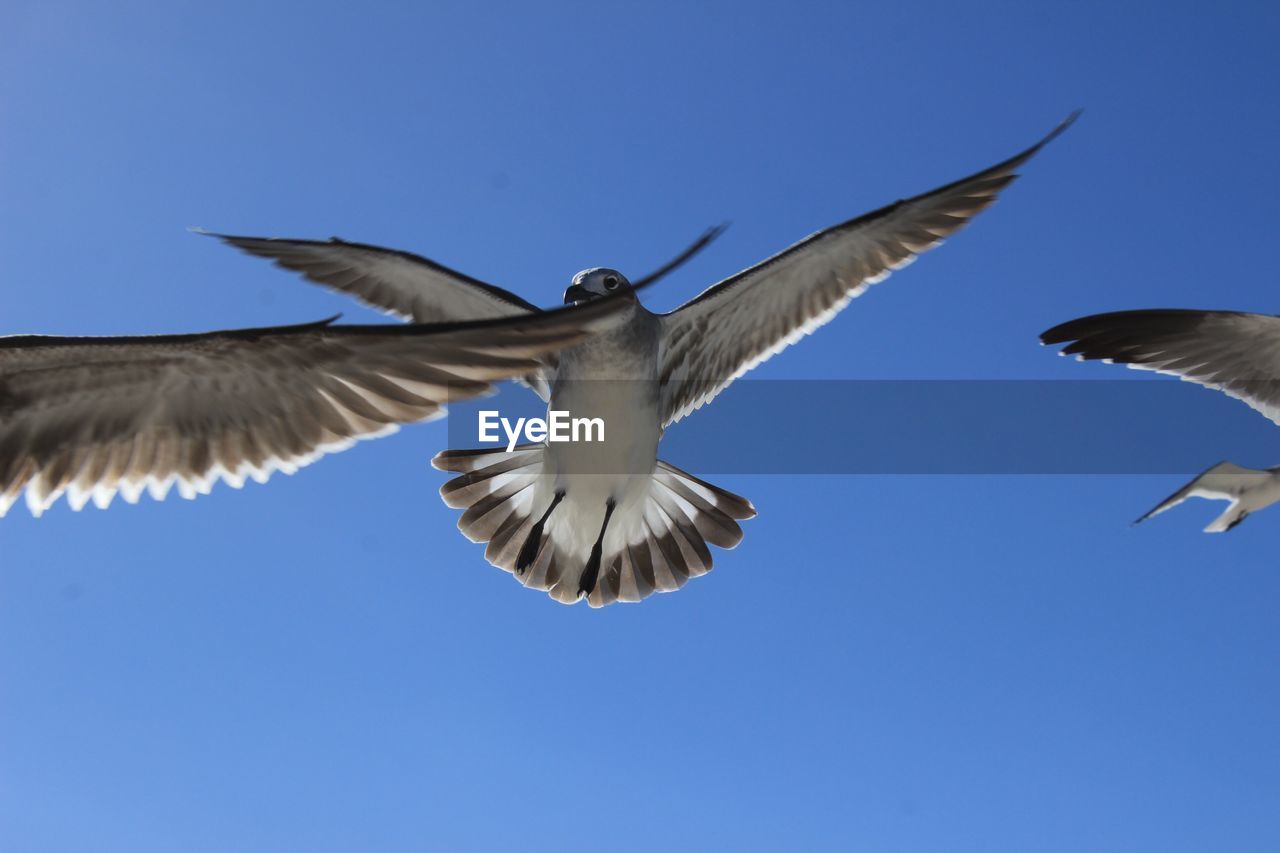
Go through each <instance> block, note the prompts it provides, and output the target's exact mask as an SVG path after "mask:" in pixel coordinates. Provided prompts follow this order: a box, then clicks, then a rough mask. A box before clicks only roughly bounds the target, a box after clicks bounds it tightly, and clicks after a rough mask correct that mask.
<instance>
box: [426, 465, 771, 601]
mask: <svg viewBox="0 0 1280 853" xmlns="http://www.w3.org/2000/svg"><path fill="white" fill-rule="evenodd" d="M543 451H544V448H543V446H542V445H524V446H521V447H518V448H516V449H515V450H514V451H512V452H511V453H506V452H504V451H501V450H498V451H494V450H464V451H446V452H445V453H441V454H439V455H438V456H437V457H436V458H435V459H434V460H433V461H432V464H434V465H435V467H437V468H440V469H442V470H446V471H456V472H459V473H460V476H458V477H455V478H454V479H452V480H450V481H449V482H448V483H446V484H445V485H444V486H443V487H442V488H441V489H440V494H441V497H442V498H443V499H444V501H445V503H446V504H448V505H449V506H451V507H454V508H457V509H462V510H464V511H463V514H462V517H461V519H460V520H459V522H458V527H459V528H460V529H461V530H462V532H463V534H464V535H465V536H466V537H467V538H468V539H471V540H472V541H473V542H487V543H488V546H487V547H486V548H485V559H487V560H488V561H489V562H490V563H492V564H493V565H495V566H497V567H498V568H501V569H503V570H505V571H508V572H511V573H512V574H513V575H515V577H516V578H517V579H518V580H519V581H520V582H521V583H522V584H524V585H525V586H527V587H530V588H533V589H539V590H543V591H545V592H547V593H548V594H549V595H550V596H551V597H552V598H554V599H556V600H557V601H561V602H564V603H566V604H572V603H574V602H575V601H577V600H579V599H580V598H582V597H583V595H582V592H581V590H580V584H581V582H582V580H583V573H584V570H585V569H586V568H587V566H588V563H589V562H590V548H589V547H588V546H589V545H590V544H591V543H592V542H593V538H592V537H594V536H595V534H596V533H598V531H599V530H600V529H601V524H602V520H603V517H604V516H603V512H604V508H603V506H599V505H596V504H585V503H583V502H582V501H581V499H579V500H575V495H574V492H573V489H572V487H570V488H569V489H568V491H567V493H566V495H565V498H564V499H563V503H562V504H561V505H559V506H557V507H555V508H554V509H552V511H551V514H550V516H548V518H547V521H546V522H545V529H544V531H543V535H542V537H541V538H540V541H539V542H530V534H531V532H533V531H534V530H535V526H536V525H537V522H538V521H539V520H540V519H541V518H543V516H544V515H545V514H546V512H547V510H548V508H549V507H551V506H552V501H553V500H554V494H555V491H556V489H558V488H564V486H563V484H561V485H559V486H557V484H556V482H555V477H554V475H550V474H548V473H545V472H544V471H543ZM642 485H643V487H642V489H641V490H640V492H639V493H638V496H635V497H633V499H632V500H631V501H630V502H627V501H624V502H623V503H620V504H619V505H618V507H617V511H616V514H615V515H614V516H613V518H612V520H611V522H610V523H609V525H608V526H607V527H606V528H605V529H606V534H605V537H604V540H603V542H602V545H603V547H602V553H601V559H600V564H599V565H600V569H599V572H598V576H597V578H596V581H595V583H594V585H593V586H591V588H590V590H589V591H588V592H587V594H586V596H585V597H586V599H587V602H588V603H589V604H590V605H591V606H592V607H603V606H605V605H607V604H612V603H614V602H616V601H626V602H634V601H641V600H643V599H645V598H647V597H648V596H650V595H652V594H653V593H655V592H672V591H674V590H677V589H680V588H681V587H682V586H684V585H685V583H687V582H688V580H689V578H691V577H698V576H700V575H704V574H706V573H707V572H709V571H710V570H711V567H712V555H711V549H710V548H709V547H708V543H710V544H712V545H715V546H717V547H720V548H733V547H734V546H735V545H737V544H738V543H739V542H740V541H742V528H741V527H740V526H739V525H738V522H739V521H742V520H745V519H748V518H751V517H753V516H754V515H755V514H756V513H755V508H754V507H753V506H752V505H751V502H750V501H748V500H747V499H745V498H743V497H740V496H738V495H735V494H733V493H732V492H727V491H725V490H724V489H721V488H718V487H717V486H713V485H711V484H710V483H707V482H705V481H704V480H700V479H698V478H697V477H694V476H693V475H691V474H688V473H686V472H684V471H681V470H680V469H679V468H676V467H674V466H672V465H668V464H667V463H665V462H658V463H657V466H656V467H655V469H654V472H653V474H652V475H651V476H649V477H647V478H645V480H644V482H643V484H642ZM584 531H590V532H591V534H592V536H591V537H587V538H585V539H584ZM584 543H586V544H584ZM525 548H530V549H531V548H537V556H536V558H534V559H533V561H532V562H531V563H530V564H529V565H528V567H527V568H525V569H524V570H523V571H518V570H517V563H518V562H519V560H520V554H521V550H522V549H525ZM529 553H532V552H527V553H526V554H525V556H526V557H528V556H529ZM587 583H588V585H590V578H587Z"/></svg>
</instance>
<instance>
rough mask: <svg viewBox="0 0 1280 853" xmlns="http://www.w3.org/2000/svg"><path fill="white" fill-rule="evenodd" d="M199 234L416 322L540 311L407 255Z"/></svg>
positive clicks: (336, 242)
mask: <svg viewBox="0 0 1280 853" xmlns="http://www.w3.org/2000/svg"><path fill="white" fill-rule="evenodd" d="M199 233H204V234H210V236H213V237H217V238H218V239H220V240H222V241H223V242H225V243H228V244H230V245H232V246H235V247H236V248H238V249H241V250H243V251H245V252H248V253H249V254H251V255H257V256H258V257H260V258H267V259H269V260H272V261H275V263H276V265H277V266H280V267H283V268H284V269H287V270H292V271H294V272H299V273H302V275H303V276H304V277H305V278H307V279H308V280H309V281H314V282H316V283H317V284H322V285H324V286H326V287H329V288H331V289H333V290H337V291H339V292H342V293H347V294H350V295H351V296H354V297H356V298H357V299H359V300H360V301H361V302H363V303H365V304H366V305H369V306H371V307H373V308H376V309H378V310H379V311H384V312H386V313H388V314H391V315H393V316H396V317H399V318H401V319H404V320H412V321H414V322H415V323H453V322H458V321H466V320H487V319H491V318H495V317H511V316H515V315H519V314H526V313H533V312H537V311H539V310H541V309H539V308H538V306H536V305H533V304H532V303H529V302H526V301H525V300H523V299H521V298H520V297H519V296H516V295H515V294H514V293H512V292H510V291H508V290H503V289H502V288H501V287H497V286H495V285H492V284H487V283H485V282H483V281H480V280H479V279H476V278H472V277H471V276H469V275H464V274H463V273H460V272H457V271H456V270H451V269H449V268H448V267H446V266H443V265H442V264H438V263H436V262H435V261H432V260H428V259H427V258H424V257H421V256H419V255H415V254H412V253H411V252H402V251H399V250H396V249H384V248H382V247H380V246H370V245H367V244H365V243H349V242H347V241H346V240H340V239H338V238H337V237H334V238H333V239H331V240H292V239H283V238H274V237H240V236H236V235H232V234H211V232H206V231H202V232H199Z"/></svg>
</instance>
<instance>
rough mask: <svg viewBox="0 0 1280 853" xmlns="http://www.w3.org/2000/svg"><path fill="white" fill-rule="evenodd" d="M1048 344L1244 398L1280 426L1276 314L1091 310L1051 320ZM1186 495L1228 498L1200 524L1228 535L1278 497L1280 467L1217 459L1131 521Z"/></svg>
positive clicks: (1279, 321)
mask: <svg viewBox="0 0 1280 853" xmlns="http://www.w3.org/2000/svg"><path fill="white" fill-rule="evenodd" d="M1040 341H1041V343H1043V344H1045V345H1051V344H1066V346H1065V347H1064V348H1063V349H1062V350H1061V351H1060V353H1059V354H1060V355H1074V356H1076V358H1077V359H1079V360H1081V361H1088V360H1093V359H1103V360H1105V361H1108V362H1112V363H1115V364H1124V365H1128V366H1129V367H1131V368H1134V369H1136V370H1154V371H1156V372H1157V373H1166V374H1170V375H1172V376H1178V377H1181V378H1182V379H1184V380H1186V381H1188V382H1195V383H1196V384H1198V385H1203V386H1204V387H1206V388H1213V389H1214V390H1217V391H1221V392H1222V393H1224V394H1226V395H1228V396H1230V397H1234V398H1236V399H1237V400H1241V401H1243V402H1244V403H1246V404H1248V405H1249V406H1251V407H1252V408H1253V409H1255V410H1257V411H1258V412H1260V413H1261V414H1262V415H1263V416H1265V417H1266V418H1268V419H1269V420H1271V421H1272V422H1273V423H1276V424H1280V317H1274V316H1272V315H1270V314H1245V313H1241V312H1237V311H1194V310H1183V309H1176V308H1162V309H1151V310H1141V311H1116V312H1113V313H1109V314H1094V315H1092V316H1089V317H1081V318H1079V319H1077V320H1071V321H1068V322H1066V323H1062V324H1060V325H1057V326H1054V327H1053V328H1052V329H1049V330H1048V331H1046V332H1043V333H1042V334H1041V335H1040ZM1187 498H1208V499H1210V500H1225V501H1228V502H1229V504H1228V506H1227V508H1226V510H1225V511H1223V513H1222V514H1221V515H1219V516H1218V517H1217V518H1216V519H1214V520H1213V522H1212V523H1210V524H1209V526H1208V527H1206V528H1205V529H1204V530H1205V532H1206V533H1225V532H1226V531H1228V530H1231V529H1232V528H1234V527H1235V526H1236V525H1238V524H1239V523H1240V522H1242V521H1244V520H1245V518H1247V517H1248V516H1249V514H1250V513H1253V512H1257V511H1258V510H1260V509H1263V508H1264V507H1267V506H1270V505H1271V504H1273V503H1275V502H1276V501H1277V500H1280V468H1267V469H1262V470H1258V469H1254V468H1243V467H1241V466H1239V465H1235V464H1233V463H1231V462H1220V463H1218V464H1217V465H1214V466H1213V467H1212V468H1210V469H1209V470H1207V471H1205V472H1203V473H1201V474H1200V475H1199V476H1197V477H1195V478H1194V479H1193V480H1191V482H1189V483H1187V484H1186V485H1185V486H1183V487H1182V488H1181V489H1179V490H1178V491H1176V492H1174V493H1173V494H1172V495H1170V496H1169V497H1167V498H1165V499H1164V500H1163V501H1161V502H1160V503H1159V504H1157V505H1156V507H1155V508H1154V509H1152V510H1151V511H1150V512H1148V513H1146V514H1145V515H1143V516H1142V517H1141V518H1139V519H1138V520H1137V521H1135V522H1134V524H1138V523H1140V522H1143V521H1146V520H1147V519H1148V518H1151V517H1152V516H1154V515H1159V514H1160V513H1162V512H1164V511H1165V510H1167V509H1171V508H1173V507H1175V506H1177V505H1178V504H1180V503H1182V502H1183V501H1185V500H1186V499H1187Z"/></svg>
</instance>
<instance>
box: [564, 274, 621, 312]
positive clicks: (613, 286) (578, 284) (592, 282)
mask: <svg viewBox="0 0 1280 853" xmlns="http://www.w3.org/2000/svg"><path fill="white" fill-rule="evenodd" d="M615 293H625V294H628V295H630V294H631V282H629V281H627V277H626V276H625V275H623V274H622V273H620V272H618V271H617V270H611V269H608V268H606V267H596V268H594V269H589V270H583V271H582V272H580V273H578V274H577V275H575V276H574V277H573V281H572V283H570V285H569V288H568V289H567V290H565V292H564V304H565V305H573V304H575V303H578V302H590V301H591V300H592V299H599V298H600V297H601V296H613V295H614V294H615ZM630 298H633V299H634V298H635V297H634V296H633V295H632V296H631V297H630Z"/></svg>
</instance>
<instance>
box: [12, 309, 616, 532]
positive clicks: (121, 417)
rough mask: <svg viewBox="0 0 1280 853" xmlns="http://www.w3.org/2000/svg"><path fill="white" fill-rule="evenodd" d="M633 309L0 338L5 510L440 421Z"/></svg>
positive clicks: (289, 460) (227, 475)
mask: <svg viewBox="0 0 1280 853" xmlns="http://www.w3.org/2000/svg"><path fill="white" fill-rule="evenodd" d="M622 310H625V308H624V303H623V302H622V301H621V300H614V299H606V300H599V301H596V302H593V303H591V304H589V305H585V306H581V307H577V308H573V309H563V310H559V311H553V312H545V313H539V314H537V315H530V316H527V317H521V318H516V319H513V320H505V321H492V322H482V323H471V324H454V325H453V326H387V325H377V326H332V325H329V323H328V321H325V322H321V323H312V324H308V325H302V326H285V327H277V328H268V329H242V330H237V331H227V332H211V333H207V334H198V335H168V336H153V337H125V338H60V337H43V336H22V337H7V338H0V515H3V514H4V513H5V512H6V511H7V510H8V509H9V507H10V506H11V505H12V504H13V503H14V501H15V500H17V498H18V496H19V495H21V494H22V493H23V492H24V491H25V492H26V500H27V505H28V506H29V507H30V508H31V511H32V512H33V513H35V514H37V515H38V514H40V513H41V512H43V511H44V510H45V509H47V508H48V507H49V506H50V505H51V504H52V503H53V502H54V501H56V500H57V499H58V497H59V496H60V495H62V494H63V493H64V492H65V493H67V495H68V500H69V501H70V502H71V504H72V506H73V507H74V508H76V509H79V508H80V507H82V506H83V505H84V504H85V503H86V502H87V501H88V500H89V499H90V498H92V499H93V500H94V502H95V503H96V504H97V505H98V506H103V507H105V506H106V505H107V504H109V503H110V502H111V500H112V498H113V497H114V496H115V494H116V493H117V492H119V493H121V494H122V495H123V496H124V497H125V499H126V500H129V501H136V500H137V499H138V497H139V496H140V495H141V493H142V491H143V490H144V489H146V490H148V491H150V492H151V493H152V495H153V496H155V497H156V498H161V497H163V496H164V495H165V494H166V493H167V492H168V490H169V488H170V487H171V486H172V485H173V484H174V483H175V482H176V483H177V484H178V487H179V490H180V491H181V492H182V494H183V495H184V496H186V497H191V496H194V495H195V494H196V493H201V492H207V491H208V490H209V488H210V486H211V485H212V484H213V482H214V481H216V480H218V479H219V478H221V479H223V480H225V481H227V482H228V483H230V484H232V485H233V486H239V485H241V484H242V483H243V482H244V479H245V478H246V476H248V477H252V478H254V479H257V480H259V481H262V480H265V479H266V478H267V476H269V475H270V473H271V472H272V471H275V470H284V471H287V472H291V471H292V470H294V469H296V468H297V467H298V466H300V465H305V464H306V463H308V462H311V461H312V460H314V459H315V458H317V457H319V456H320V455H322V454H324V453H329V452H333V451H337V450H342V449H344V448H346V447H347V446H349V445H350V444H351V442H352V441H354V440H355V439H360V438H370V437H373V436H377V435H382V434H385V433H387V432H389V431H391V430H394V429H395V428H396V426H397V425H398V424H402V423H410V422H413V421H421V420H427V419H430V418H433V417H438V416H440V415H441V414H443V412H444V409H443V406H444V404H445V403H447V402H449V401H451V400H458V399H465V398H468V397H474V396H476V395H479V394H483V393H485V392H486V391H488V390H489V389H490V387H491V383H493V382H495V381H497V380H500V379H506V378H510V377H516V376H521V375H525V374H527V373H529V372H531V371H532V370H534V369H535V368H537V366H538V365H539V364H540V363H541V360H542V359H543V358H545V357H546V356H548V354H550V353H553V352H555V351H556V350H558V349H559V348H561V347H563V346H567V345H572V344H574V343H577V342H578V341H580V340H582V339H583V338H585V337H586V336H588V335H590V334H594V333H597V332H600V331H603V330H605V329H607V328H608V327H610V326H611V325H613V324H614V323H616V322H617V320H618V315H619V314H620V313H621V311H622Z"/></svg>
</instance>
